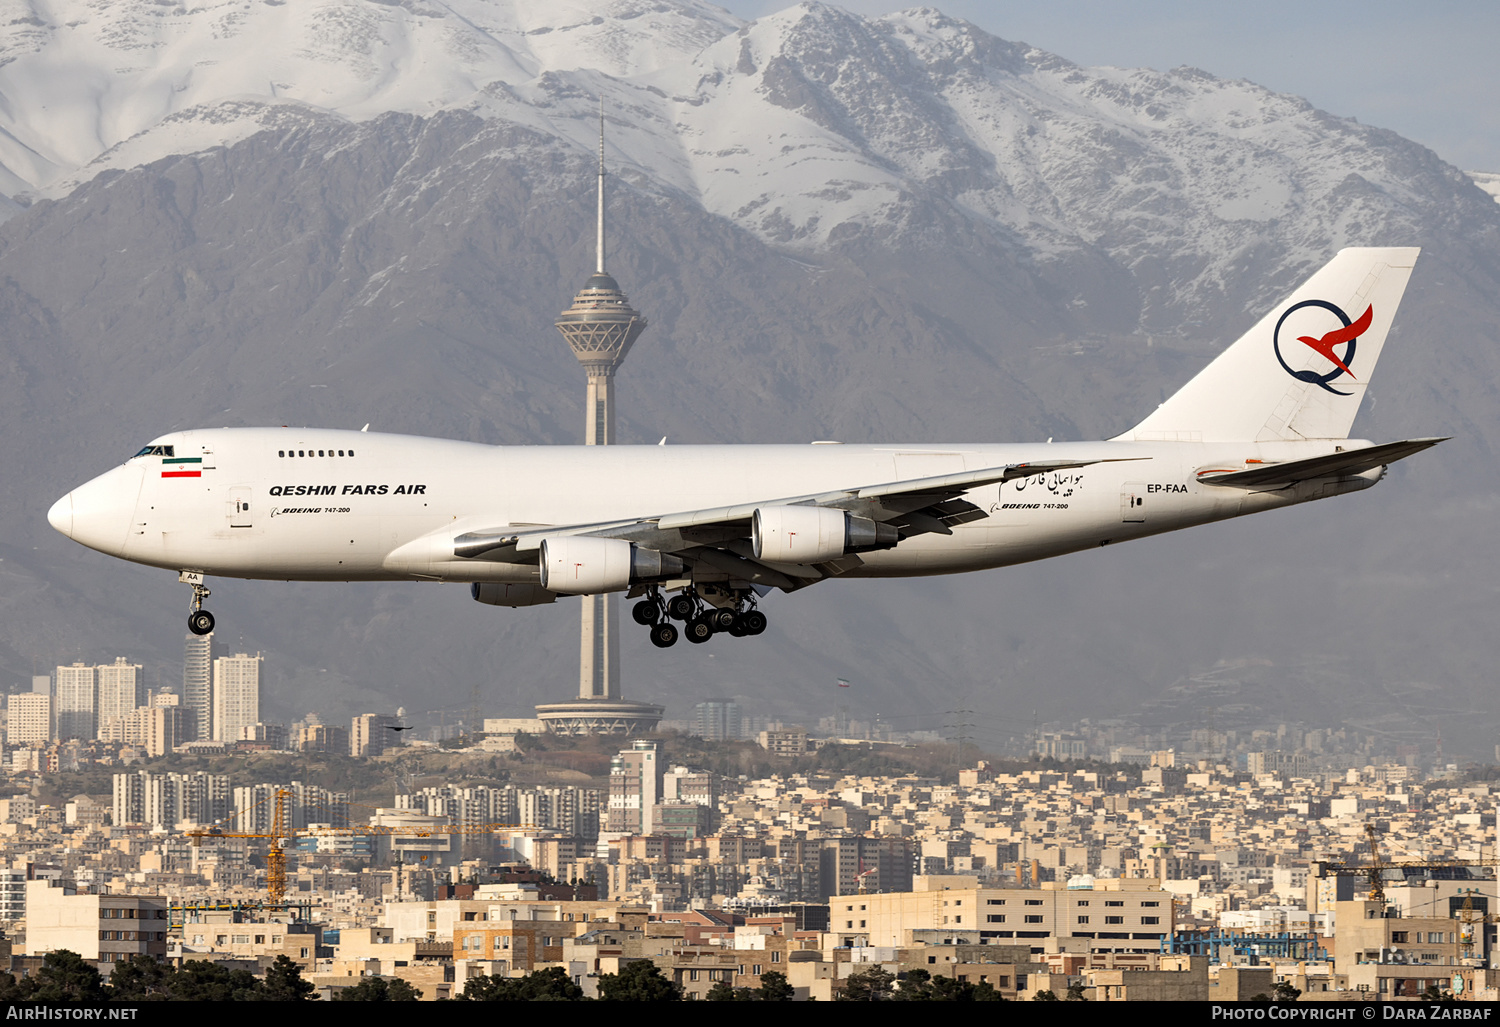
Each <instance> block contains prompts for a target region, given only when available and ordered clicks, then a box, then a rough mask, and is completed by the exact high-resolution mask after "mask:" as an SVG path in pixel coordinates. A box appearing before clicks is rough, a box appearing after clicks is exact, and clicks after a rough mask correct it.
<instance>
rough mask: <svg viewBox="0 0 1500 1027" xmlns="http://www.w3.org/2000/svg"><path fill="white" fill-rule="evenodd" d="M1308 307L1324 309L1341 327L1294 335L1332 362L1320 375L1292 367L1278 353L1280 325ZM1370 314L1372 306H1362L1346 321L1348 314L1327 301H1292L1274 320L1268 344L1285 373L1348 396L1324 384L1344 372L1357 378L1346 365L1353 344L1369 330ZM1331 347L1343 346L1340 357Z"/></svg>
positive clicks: (1350, 361) (1279, 350) (1346, 394)
mask: <svg viewBox="0 0 1500 1027" xmlns="http://www.w3.org/2000/svg"><path fill="white" fill-rule="evenodd" d="M1308 307H1315V308H1318V309H1320V310H1326V311H1328V312H1329V313H1331V314H1332V315H1333V316H1334V317H1336V318H1338V319H1339V322H1340V323H1341V324H1342V327H1340V328H1335V329H1334V330H1333V331H1331V332H1327V333H1325V334H1323V335H1321V336H1317V337H1314V336H1311V335H1299V336H1297V341H1298V342H1300V343H1302V344H1303V345H1305V346H1307V347H1308V348H1309V349H1311V350H1312V351H1313V352H1315V353H1317V354H1318V355H1319V356H1321V357H1323V358H1324V359H1325V360H1327V361H1328V362H1329V363H1330V364H1332V365H1333V369H1332V370H1331V371H1328V372H1326V373H1323V374H1319V373H1318V372H1317V371H1311V370H1307V371H1296V370H1293V369H1292V367H1291V366H1290V365H1289V364H1288V363H1287V362H1286V357H1285V356H1284V355H1283V354H1282V352H1281V329H1282V326H1283V325H1285V324H1286V319H1287V318H1289V317H1291V316H1292V315H1293V314H1295V313H1296V312H1297V311H1299V310H1304V309H1306V308H1308ZM1374 316H1375V308H1374V307H1373V306H1369V307H1366V308H1365V312H1364V313H1363V314H1361V315H1360V316H1359V320H1358V321H1350V320H1349V315H1348V314H1346V313H1344V312H1343V311H1342V310H1340V309H1339V308H1338V307H1336V306H1334V305H1333V304H1332V303H1329V302H1328V301H1327V300H1303V301H1302V302H1301V303H1294V304H1292V305H1291V306H1290V307H1288V308H1287V309H1286V313H1284V314H1282V315H1281V319H1280V320H1279V321H1277V322H1276V331H1275V332H1274V333H1273V334H1272V336H1271V345H1272V346H1274V347H1275V349H1276V359H1277V360H1278V361H1280V362H1281V366H1282V367H1283V368H1285V370H1286V373H1287V374H1289V375H1291V376H1292V377H1293V378H1295V379H1297V380H1298V381H1299V382H1307V383H1309V384H1311V385H1316V386H1318V388H1320V389H1324V390H1325V391H1328V392H1331V393H1333V394H1334V395H1335V396H1348V395H1350V393H1347V392H1340V391H1339V390H1338V389H1335V388H1334V387H1333V386H1331V385H1329V384H1328V383H1329V382H1331V381H1334V380H1336V379H1338V378H1341V377H1343V376H1344V375H1346V374H1347V375H1348V376H1349V377H1350V378H1354V379H1355V380H1356V381H1358V378H1356V377H1355V374H1354V372H1353V371H1352V370H1350V367H1349V365H1351V364H1353V363H1354V349H1355V344H1356V343H1357V342H1358V341H1359V337H1360V336H1361V335H1363V334H1364V333H1365V332H1366V331H1368V330H1369V327H1370V322H1371V320H1373V318H1374ZM1335 346H1344V347H1345V349H1344V355H1343V357H1342V358H1340V356H1339V355H1338V354H1337V353H1335V352H1334V347H1335Z"/></svg>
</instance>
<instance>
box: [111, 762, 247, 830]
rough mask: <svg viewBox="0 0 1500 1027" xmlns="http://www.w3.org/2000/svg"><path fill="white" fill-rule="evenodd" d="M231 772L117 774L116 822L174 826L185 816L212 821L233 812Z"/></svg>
mask: <svg viewBox="0 0 1500 1027" xmlns="http://www.w3.org/2000/svg"><path fill="white" fill-rule="evenodd" d="M229 801H230V788H229V776H228V775H227V774H207V773H204V772H203V771H197V772H195V773H192V774H173V773H168V774H152V773H148V772H147V771H144V770H142V771H138V772H136V773H133V774H116V775H115V776H114V822H115V823H116V824H117V825H122V826H123V825H125V824H144V825H146V826H147V827H152V828H170V827H173V826H174V825H176V824H177V823H178V822H179V821H182V820H191V821H193V822H195V823H199V824H209V823H213V822H214V821H216V820H223V819H224V818H225V817H227V816H229V813H230V809H229Z"/></svg>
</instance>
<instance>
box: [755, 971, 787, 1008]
mask: <svg viewBox="0 0 1500 1027" xmlns="http://www.w3.org/2000/svg"><path fill="white" fill-rule="evenodd" d="M757 991H758V992H759V996H760V1000H761V1001H762V1002H790V1001H791V1000H792V998H793V997H794V996H795V995H796V994H797V989H796V988H794V987H792V985H791V983H790V982H789V981H787V979H786V974H784V973H782V972H780V971H779V970H768V971H766V972H765V973H763V974H761V975H760V987H759V988H758V989H757Z"/></svg>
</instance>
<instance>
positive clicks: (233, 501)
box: [227, 485, 255, 528]
mask: <svg viewBox="0 0 1500 1027" xmlns="http://www.w3.org/2000/svg"><path fill="white" fill-rule="evenodd" d="M228 506H229V508H228V511H227V512H228V514H229V526H230V527H231V528H249V527H252V526H254V524H255V520H254V512H253V511H252V510H251V508H250V506H251V505H250V486H249V485H235V486H233V487H232V488H230V490H229V504H228Z"/></svg>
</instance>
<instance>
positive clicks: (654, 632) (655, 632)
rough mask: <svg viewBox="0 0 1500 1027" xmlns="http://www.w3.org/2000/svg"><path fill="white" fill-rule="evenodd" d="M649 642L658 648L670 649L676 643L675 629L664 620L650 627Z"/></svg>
mask: <svg viewBox="0 0 1500 1027" xmlns="http://www.w3.org/2000/svg"><path fill="white" fill-rule="evenodd" d="M651 644H652V645H654V646H656V648H658V649H670V648H672V646H674V645H676V644H677V629H676V628H675V627H673V626H672V625H671V624H668V623H667V622H666V621H663V622H662V623H660V624H658V625H656V626H655V627H653V628H652V629H651Z"/></svg>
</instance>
